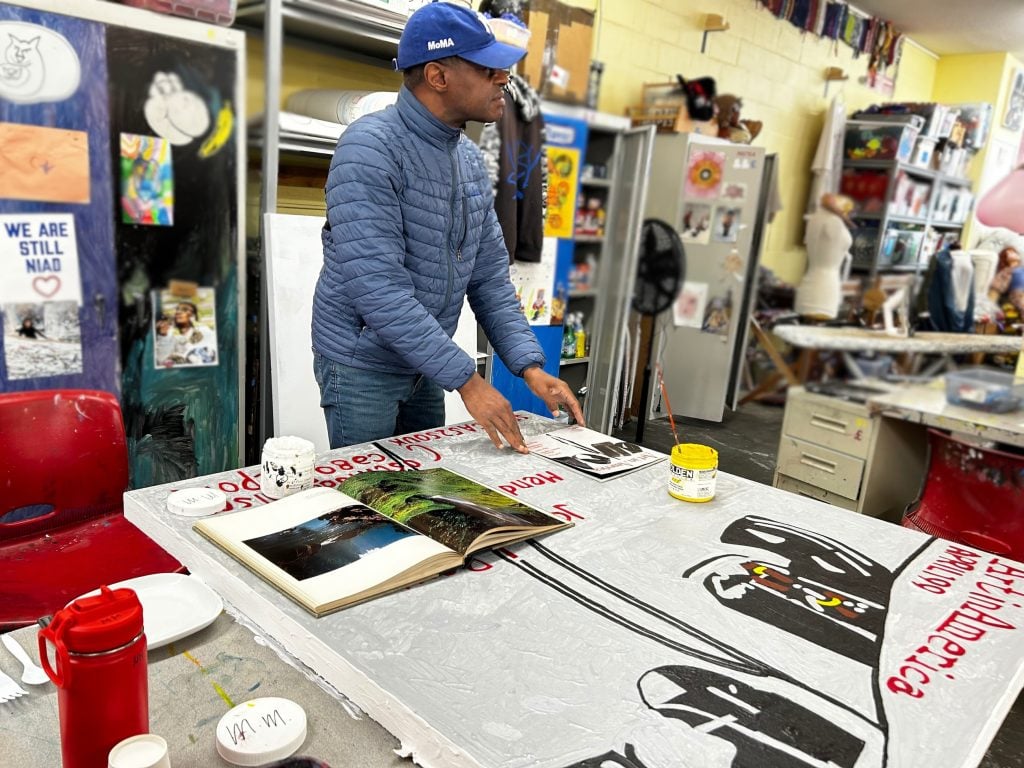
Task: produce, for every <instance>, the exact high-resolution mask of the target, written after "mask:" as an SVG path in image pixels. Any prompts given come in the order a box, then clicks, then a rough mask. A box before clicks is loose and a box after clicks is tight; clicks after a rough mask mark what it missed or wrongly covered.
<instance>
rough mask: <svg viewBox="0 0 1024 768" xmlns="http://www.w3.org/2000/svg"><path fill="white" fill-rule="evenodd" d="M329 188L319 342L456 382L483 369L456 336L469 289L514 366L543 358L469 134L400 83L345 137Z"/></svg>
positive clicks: (316, 308) (330, 352) (320, 346)
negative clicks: (388, 101) (390, 98)
mask: <svg viewBox="0 0 1024 768" xmlns="http://www.w3.org/2000/svg"><path fill="white" fill-rule="evenodd" d="M326 192H327V226H325V227H324V231H323V244H324V264H323V267H322V269H321V270H320V277H319V280H318V281H317V285H316V292H315V294H314V297H313V349H314V350H316V351H317V352H319V353H320V354H322V355H324V356H325V357H327V358H329V359H331V360H335V361H337V362H340V363H342V364H345V365H350V366H353V367H355V368H365V369H369V370H374V371H385V372H389V373H422V374H424V375H426V376H427V377H428V378H430V379H432V380H433V381H436V382H437V383H438V384H440V385H441V386H442V387H444V388H445V389H447V390H453V389H457V388H458V387H461V386H462V385H463V384H465V383H466V381H468V380H469V378H470V376H472V374H473V373H474V372H475V371H476V362H475V361H474V360H473V359H472V358H471V357H470V356H469V355H467V354H466V353H465V352H464V351H463V350H462V349H460V348H459V346H458V345H457V344H456V343H455V342H454V341H452V339H451V337H452V335H453V334H454V333H455V327H456V325H457V324H458V320H459V314H460V313H461V311H462V303H463V297H464V296H468V297H469V303H470V306H471V307H472V309H473V312H474V314H475V315H476V318H477V321H478V322H479V323H480V324H481V326H482V327H483V329H484V332H485V333H486V334H487V338H488V339H489V340H490V342H491V344H492V345H493V346H494V348H495V350H496V351H497V352H498V354H499V355H500V356H501V359H502V360H503V361H504V363H505V364H506V365H507V366H508V368H509V370H511V371H512V372H513V373H515V374H517V375H518V374H521V373H522V371H523V369H524V368H525V367H526V366H528V365H530V364H532V363H539V364H541V365H543V364H544V353H543V352H542V351H541V348H540V345H539V344H538V343H537V339H536V336H534V334H533V331H532V330H531V329H530V326H529V325H528V323H527V322H526V318H525V317H524V316H523V313H522V312H521V311H520V310H519V302H518V300H517V299H516V296H515V290H514V289H513V287H512V283H511V281H510V280H509V274H508V267H509V261H508V252H507V251H506V249H505V244H504V241H503V240H502V235H501V228H500V226H499V225H498V219H497V216H496V215H495V213H494V206H493V203H492V192H491V186H490V182H489V180H488V178H487V175H486V172H485V170H484V166H483V160H482V156H481V153H480V150H479V149H478V148H477V147H476V145H474V144H473V143H472V142H471V141H469V139H467V138H466V137H465V136H464V135H463V133H462V131H460V130H456V129H454V128H451V127H449V126H447V125H445V124H444V123H442V122H441V121H439V120H438V119H437V118H435V117H434V116H433V115H431V114H430V112H428V111H427V110H426V108H424V107H423V105H422V104H420V102H419V101H418V100H417V99H416V97H415V96H413V94H412V93H411V92H410V91H408V90H407V89H406V88H404V87H403V88H402V90H401V93H399V95H398V103H397V104H396V105H395V106H393V107H388V108H387V109H385V110H383V111H382V112H376V113H373V114H371V115H367V116H366V117H363V118H362V119H360V120H358V121H356V122H355V123H353V124H352V125H350V126H349V127H348V129H347V130H346V131H345V133H344V134H343V135H342V137H341V141H340V142H339V143H338V148H337V150H335V153H334V158H333V160H332V161H331V169H330V172H329V174H328V176H327V189H326Z"/></svg>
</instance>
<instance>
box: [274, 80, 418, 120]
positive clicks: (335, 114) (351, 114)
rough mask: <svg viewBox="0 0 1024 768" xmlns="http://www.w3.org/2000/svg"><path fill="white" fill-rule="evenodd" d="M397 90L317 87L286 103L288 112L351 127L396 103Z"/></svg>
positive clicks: (294, 95) (296, 95) (300, 92)
mask: <svg viewBox="0 0 1024 768" xmlns="http://www.w3.org/2000/svg"><path fill="white" fill-rule="evenodd" d="M397 100H398V94H397V93H396V92H394V91H338V90H330V89H318V88H313V89H309V90H305V91H299V92H298V93H293V94H292V95H291V96H289V97H288V99H287V101H285V109H287V110H288V111H289V112H297V113H298V114H300V115H308V116H309V117H315V118H316V119H317V120H330V121H331V122H335V123H341V124H342V125H348V124H349V123H352V122H354V121H356V120H358V119H359V118H360V117H363V116H364V115H368V114H370V113H371V112H377V111H379V110H381V109H384V108H385V107H387V106H389V105H391V104H394V103H395V102H396V101H397Z"/></svg>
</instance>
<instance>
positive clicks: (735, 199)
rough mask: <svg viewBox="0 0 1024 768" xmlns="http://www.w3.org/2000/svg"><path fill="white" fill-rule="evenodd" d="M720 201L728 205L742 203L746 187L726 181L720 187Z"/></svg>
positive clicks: (745, 196) (745, 197)
mask: <svg viewBox="0 0 1024 768" xmlns="http://www.w3.org/2000/svg"><path fill="white" fill-rule="evenodd" d="M722 199H723V200H725V201H726V202H728V203H742V202H743V201H744V200H746V199H747V185H746V184H741V183H740V182H738V181H727V182H725V184H723V185H722Z"/></svg>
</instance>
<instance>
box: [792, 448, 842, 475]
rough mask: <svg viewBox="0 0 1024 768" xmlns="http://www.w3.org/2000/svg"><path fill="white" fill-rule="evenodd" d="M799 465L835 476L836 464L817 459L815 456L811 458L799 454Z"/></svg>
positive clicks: (804, 454)
mask: <svg viewBox="0 0 1024 768" xmlns="http://www.w3.org/2000/svg"><path fill="white" fill-rule="evenodd" d="M800 463H801V464H806V465H807V466H808V467H813V468H814V469H820V470H821V471H822V472H830V473H832V474H835V471H836V463H835V462H834V461H827V460H825V459H819V458H818V457H817V456H811V455H810V454H807V453H801V454H800Z"/></svg>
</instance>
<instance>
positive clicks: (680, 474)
mask: <svg viewBox="0 0 1024 768" xmlns="http://www.w3.org/2000/svg"><path fill="white" fill-rule="evenodd" d="M670 470H671V473H672V474H671V475H670V476H669V479H668V495H669V496H672V497H673V498H676V499H681V500H682V501H697V502H701V501H711V499H713V498H714V497H715V479H716V478H717V476H718V451H716V450H715V449H714V448H711V447H710V446H707V445H698V444H697V443H681V444H679V445H675V446H673V447H672V463H671V466H670Z"/></svg>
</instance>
